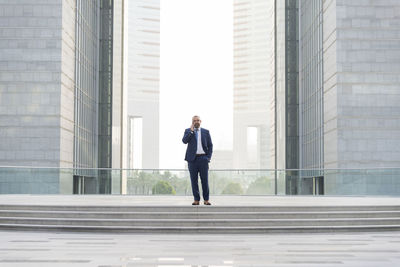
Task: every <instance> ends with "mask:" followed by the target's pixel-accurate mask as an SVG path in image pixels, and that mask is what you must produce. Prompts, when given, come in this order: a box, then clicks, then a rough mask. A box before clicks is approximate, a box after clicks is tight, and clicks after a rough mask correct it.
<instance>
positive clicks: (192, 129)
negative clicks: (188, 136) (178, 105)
mask: <svg viewBox="0 0 400 267" xmlns="http://www.w3.org/2000/svg"><path fill="white" fill-rule="evenodd" d="M190 130H191V131H192V132H193V131H194V124H193V123H192V125H191V126H190Z"/></svg>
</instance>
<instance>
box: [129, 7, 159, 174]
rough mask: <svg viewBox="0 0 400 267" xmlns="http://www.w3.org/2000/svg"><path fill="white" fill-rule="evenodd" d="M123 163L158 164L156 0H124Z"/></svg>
mask: <svg viewBox="0 0 400 267" xmlns="http://www.w3.org/2000/svg"><path fill="white" fill-rule="evenodd" d="M126 10H127V11H128V12H127V14H128V15H127V17H126V19H127V29H126V38H128V39H127V41H128V46H127V49H126V57H127V61H128V62H127V70H128V73H129V75H128V76H127V84H126V85H127V96H128V102H127V104H128V105H127V116H128V123H127V125H128V127H127V129H126V135H127V139H128V146H127V148H128V149H127V151H126V153H127V155H126V159H127V167H128V168H131V169H141V168H145V169H157V168H159V150H160V149H159V132H160V128H159V124H160V123H159V121H160V119H159V116H160V114H159V113H160V0H137V1H126Z"/></svg>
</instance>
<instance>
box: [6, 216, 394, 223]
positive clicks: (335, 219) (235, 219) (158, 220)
mask: <svg viewBox="0 0 400 267" xmlns="http://www.w3.org/2000/svg"><path fill="white" fill-rule="evenodd" d="M2 219H3V220H20V221H21V220H32V221H40V220H48V221H108V222H114V221H115V222H117V221H126V222H129V221H143V222H150V221H151V222H152V221H156V222H160V221H165V222H174V221H177V222H182V221H184V222H212V221H217V222H224V221H228V222H229V221H233V222H242V221H243V222H250V221H258V222H261V221H265V222H270V221H271V222H275V221H285V222H286V221H366V220H368V221H389V220H400V218H399V217H384V218H382V217H379V218H294V219H293V218H289V219H287V218H282V219H263V218H262V219H249V218H246V219H237V218H233V219H230V218H222V219H221V218H219V219H218V218H217V219H201V218H196V219H181V218H179V219H168V218H164V219H159V218H157V219H141V218H140V219H112V218H111V219H110V218H99V219H98V218H53V217H45V218H35V217H0V220H2Z"/></svg>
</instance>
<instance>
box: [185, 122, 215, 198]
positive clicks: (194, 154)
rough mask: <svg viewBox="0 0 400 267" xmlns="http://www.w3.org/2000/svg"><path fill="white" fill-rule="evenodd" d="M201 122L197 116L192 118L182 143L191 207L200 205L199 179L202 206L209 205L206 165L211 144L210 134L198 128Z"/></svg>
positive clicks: (209, 158) (210, 153) (211, 148)
mask: <svg viewBox="0 0 400 267" xmlns="http://www.w3.org/2000/svg"><path fill="white" fill-rule="evenodd" d="M200 124H201V120H200V117H199V116H193V118H192V125H191V126H190V128H188V129H186V130H185V133H184V135H183V138H182V142H183V143H184V144H187V149H186V156H185V160H186V161H187V162H188V167H189V173H190V180H191V183H192V192H193V197H194V202H193V203H192V205H199V204H200V192H199V183H198V180H199V177H198V175H199V174H200V180H201V186H202V189H203V199H204V205H211V203H210V201H209V188H208V163H209V162H210V161H211V156H212V152H213V144H212V141H211V136H210V132H209V131H208V130H206V129H204V128H200Z"/></svg>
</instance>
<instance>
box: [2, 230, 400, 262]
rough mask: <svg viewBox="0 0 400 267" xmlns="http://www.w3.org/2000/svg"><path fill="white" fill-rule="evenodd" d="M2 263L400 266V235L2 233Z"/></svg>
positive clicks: (397, 233) (391, 233) (392, 233)
mask: <svg viewBox="0 0 400 267" xmlns="http://www.w3.org/2000/svg"><path fill="white" fill-rule="evenodd" d="M0 266H2V267H14V266H41V267H47V266H52V267H60V266H96V267H97V266H99V267H100V266H102V267H105V266H126V267H128V266H143V267H146V266H164V267H168V266H169V267H173V266H174V267H177V266H190V267H194V266H196V267H197V266H203V267H205V266H207V267H212V266H213V267H216V266H225V267H228V266H280V267H284V266H293V267H294V266H296V267H300V266H301V267H306V266H307V267H309V266H360V267H369V266H374V267H375V266H376V267H385V266H388V267H389V266H390V267H394V266H400V233H399V232H386V233H382V232H380V233H361V234H360V233H357V234H291V235H284V234H279V235H278V234H276V235H167V234H165V235H144V234H142V235H137V234H135V235H132V234H130V235H128V234H127V235H123V234H120V235H116V234H87V233H84V234H83V233H62V234H57V233H38V232H8V231H0Z"/></svg>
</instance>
